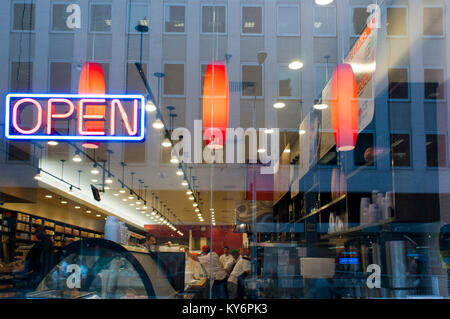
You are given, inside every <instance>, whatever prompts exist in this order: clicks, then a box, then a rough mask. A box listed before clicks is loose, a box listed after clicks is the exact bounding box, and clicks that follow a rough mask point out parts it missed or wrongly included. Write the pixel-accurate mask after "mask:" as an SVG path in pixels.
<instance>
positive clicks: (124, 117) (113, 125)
mask: <svg viewBox="0 0 450 319" xmlns="http://www.w3.org/2000/svg"><path fill="white" fill-rule="evenodd" d="M116 105H117V106H118V107H119V111H120V116H121V117H122V122H123V124H124V125H125V129H126V130H127V133H128V135H136V134H137V130H138V124H137V120H138V119H137V116H138V114H137V113H138V111H137V110H138V100H134V102H133V128H131V127H130V122H129V121H128V116H127V113H125V110H124V109H123V106H122V103H120V101H119V100H118V99H114V100H112V102H111V131H110V134H111V135H114V134H115V133H116Z"/></svg>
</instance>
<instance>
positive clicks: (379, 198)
mask: <svg viewBox="0 0 450 319" xmlns="http://www.w3.org/2000/svg"><path fill="white" fill-rule="evenodd" d="M392 217H394V216H393V199H392V192H386V193H382V192H380V191H377V190H374V191H372V197H371V198H369V197H363V198H361V205H360V221H361V225H366V224H374V223H377V222H379V221H381V220H385V219H389V218H392Z"/></svg>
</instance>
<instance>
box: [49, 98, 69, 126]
mask: <svg viewBox="0 0 450 319" xmlns="http://www.w3.org/2000/svg"><path fill="white" fill-rule="evenodd" d="M53 103H66V104H67V105H69V111H68V112H67V113H63V114H58V113H55V112H54V111H55V107H54V106H53ZM74 110H75V106H74V105H73V103H72V102H71V101H69V100H68V99H49V100H48V102H47V134H49V135H50V134H51V133H52V119H66V118H68V117H69V116H71V115H72V114H73V111H74Z"/></svg>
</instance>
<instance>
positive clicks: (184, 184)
mask: <svg viewBox="0 0 450 319" xmlns="http://www.w3.org/2000/svg"><path fill="white" fill-rule="evenodd" d="M181 185H182V186H188V185H189V184H188V182H187V181H186V180H184V181H182V182H181Z"/></svg>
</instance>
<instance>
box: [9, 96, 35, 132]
mask: <svg viewBox="0 0 450 319" xmlns="http://www.w3.org/2000/svg"><path fill="white" fill-rule="evenodd" d="M23 103H31V104H33V105H34V106H36V109H37V123H36V125H35V126H34V127H33V128H32V129H30V130H24V129H22V128H20V127H19V124H18V123H17V109H18V108H19V106H20V105H22V104H23ZM12 124H13V127H14V129H15V130H16V131H17V132H19V133H21V134H26V135H28V134H34V133H36V132H37V130H39V128H40V127H41V124H42V106H41V105H40V104H39V102H38V101H36V100H34V99H30V98H24V99H20V100H19V101H17V102H16V103H15V104H14V106H13V110H12Z"/></svg>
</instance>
